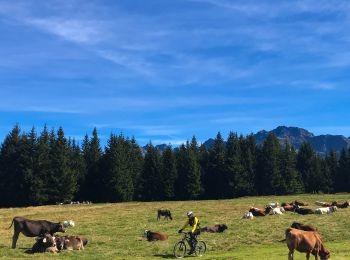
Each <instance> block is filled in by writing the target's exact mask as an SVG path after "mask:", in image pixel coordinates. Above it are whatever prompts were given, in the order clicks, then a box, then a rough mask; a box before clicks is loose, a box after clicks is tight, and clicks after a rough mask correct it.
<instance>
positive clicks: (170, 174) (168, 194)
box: [161, 146, 177, 200]
mask: <svg viewBox="0 0 350 260" xmlns="http://www.w3.org/2000/svg"><path fill="white" fill-rule="evenodd" d="M161 160H162V164H161V166H162V168H161V175H162V178H163V180H164V187H163V190H164V194H163V198H164V199H165V200H173V199H174V198H175V190H174V189H175V180H176V178H177V170H176V162H175V156H174V153H173V150H172V148H171V146H167V147H166V148H165V150H164V151H163V154H162V159H161Z"/></svg>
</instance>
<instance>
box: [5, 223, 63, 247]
mask: <svg viewBox="0 0 350 260" xmlns="http://www.w3.org/2000/svg"><path fill="white" fill-rule="evenodd" d="M12 225H13V227H14V232H13V237H12V248H16V243H17V240H18V236H19V234H20V233H22V234H23V235H25V236H27V237H36V236H42V235H45V234H50V235H51V236H52V235H53V234H54V233H56V232H66V231H65V229H64V227H63V225H62V223H53V222H50V221H47V220H30V219H26V218H22V217H14V218H13V219H12V222H11V225H10V227H9V228H8V229H10V228H11V227H12Z"/></svg>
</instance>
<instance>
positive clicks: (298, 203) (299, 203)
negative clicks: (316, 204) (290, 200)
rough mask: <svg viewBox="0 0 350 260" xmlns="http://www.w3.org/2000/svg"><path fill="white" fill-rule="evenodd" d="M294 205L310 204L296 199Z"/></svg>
mask: <svg viewBox="0 0 350 260" xmlns="http://www.w3.org/2000/svg"><path fill="white" fill-rule="evenodd" d="M294 205H297V206H309V204H307V203H305V202H302V201H297V200H295V201H294Z"/></svg>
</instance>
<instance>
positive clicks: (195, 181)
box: [185, 136, 202, 199]
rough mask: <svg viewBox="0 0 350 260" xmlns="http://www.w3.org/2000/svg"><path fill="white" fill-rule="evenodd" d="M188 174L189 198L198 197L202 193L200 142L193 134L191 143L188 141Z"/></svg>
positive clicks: (186, 189)
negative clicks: (198, 142)
mask: <svg viewBox="0 0 350 260" xmlns="http://www.w3.org/2000/svg"><path fill="white" fill-rule="evenodd" d="M186 150H187V158H188V159H187V161H188V165H187V167H188V168H187V175H186V185H185V192H186V194H187V198H188V199H197V198H198V197H199V196H200V195H201V190H202V188H201V169H200V165H199V154H198V151H199V150H198V144H197V140H196V138H195V137H194V136H193V138H192V140H191V143H190V144H188V143H187V147H186Z"/></svg>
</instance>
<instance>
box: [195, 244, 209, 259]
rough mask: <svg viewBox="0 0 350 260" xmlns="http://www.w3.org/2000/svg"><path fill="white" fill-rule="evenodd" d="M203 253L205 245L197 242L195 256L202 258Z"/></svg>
mask: <svg viewBox="0 0 350 260" xmlns="http://www.w3.org/2000/svg"><path fill="white" fill-rule="evenodd" d="M205 251H207V245H206V244H205V242H204V241H202V240H198V242H197V245H196V251H195V253H196V255H197V256H204V254H205Z"/></svg>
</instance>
